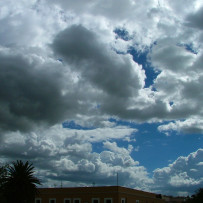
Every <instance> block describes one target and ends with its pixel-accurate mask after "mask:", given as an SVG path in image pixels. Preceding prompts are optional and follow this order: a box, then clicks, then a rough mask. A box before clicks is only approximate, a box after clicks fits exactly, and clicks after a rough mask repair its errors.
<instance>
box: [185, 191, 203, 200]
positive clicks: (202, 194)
mask: <svg viewBox="0 0 203 203" xmlns="http://www.w3.org/2000/svg"><path fill="white" fill-rule="evenodd" d="M186 202H187V203H193V202H194V203H202V202H203V188H200V189H199V190H197V192H196V193H195V194H194V195H192V196H191V198H188V200H187V201H186Z"/></svg>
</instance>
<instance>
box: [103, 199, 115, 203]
mask: <svg viewBox="0 0 203 203" xmlns="http://www.w3.org/2000/svg"><path fill="white" fill-rule="evenodd" d="M104 203H113V201H112V198H105V199H104Z"/></svg>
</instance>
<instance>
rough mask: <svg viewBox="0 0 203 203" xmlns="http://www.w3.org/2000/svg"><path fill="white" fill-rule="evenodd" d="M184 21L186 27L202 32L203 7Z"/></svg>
mask: <svg viewBox="0 0 203 203" xmlns="http://www.w3.org/2000/svg"><path fill="white" fill-rule="evenodd" d="M186 21H187V25H188V26H190V27H194V28H197V29H200V30H203V7H201V8H200V9H199V10H198V11H197V12H196V13H193V14H190V15H188V16H187V18H186Z"/></svg>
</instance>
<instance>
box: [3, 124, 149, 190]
mask: <svg viewBox="0 0 203 203" xmlns="http://www.w3.org/2000/svg"><path fill="white" fill-rule="evenodd" d="M123 129H124V131H123V133H121V131H120V132H119V134H120V135H118V137H117V136H116V134H117V132H118V130H119V128H118V127H112V128H111V131H109V129H108V128H107V129H105V128H103V129H101V131H100V132H99V129H98V132H96V131H95V130H85V131H84V130H71V129H70V130H69V129H64V128H62V127H61V126H54V127H52V128H50V129H48V130H43V131H40V130H39V131H38V132H33V133H29V134H26V133H25V134H20V133H13V132H12V133H8V134H7V135H6V139H5V141H4V143H3V144H1V150H0V153H1V155H2V156H3V157H4V156H5V157H7V158H6V159H5V160H7V161H10V160H13V159H15V157H18V158H21V159H28V158H29V159H30V161H32V162H33V163H34V164H35V166H36V169H37V170H38V176H39V177H42V181H43V183H44V185H48V186H53V185H52V184H53V183H50V182H49V179H53V180H56V181H58V184H59V182H60V181H61V178H63V184H64V185H72V184H80V183H81V184H82V183H83V184H86V185H90V184H92V182H91V181H93V182H96V183H97V184H100V185H101V184H112V183H113V182H116V174H117V173H119V181H120V184H122V185H123V184H124V185H128V186H133V185H134V183H135V182H136V186H137V187H139V188H142V189H143V188H146V187H147V184H148V183H149V182H150V179H149V178H148V174H147V171H146V169H145V168H144V167H143V166H139V162H137V161H134V160H133V158H132V157H131V156H130V153H131V151H132V150H133V147H132V146H131V145H129V146H128V148H127V149H126V148H124V147H118V146H117V144H116V142H115V141H114V142H112V141H113V140H117V139H121V138H125V137H129V136H131V132H132V129H128V128H126V129H125V128H123ZM74 131H75V132H74ZM95 132H96V133H95ZM100 134H101V135H100ZM121 134H122V135H121ZM16 140H18V142H16ZM106 140H109V141H106ZM101 141H104V143H103V147H104V149H105V150H104V151H102V152H101V153H96V152H93V150H92V147H93V144H94V143H98V142H101ZM5 160H4V161H5ZM90 174H91V178H92V179H91V180H90V179H89V175H90ZM87 175H88V176H87ZM114 180H115V181H114ZM130 180H134V181H132V182H131V181H130Z"/></svg>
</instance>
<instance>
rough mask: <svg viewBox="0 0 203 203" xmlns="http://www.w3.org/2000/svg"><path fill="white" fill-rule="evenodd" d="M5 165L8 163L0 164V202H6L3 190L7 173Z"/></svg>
mask: <svg viewBox="0 0 203 203" xmlns="http://www.w3.org/2000/svg"><path fill="white" fill-rule="evenodd" d="M7 166H8V165H4V166H0V202H1V203H4V202H6V199H5V197H4V193H3V191H4V183H5V178H6V174H7V170H6V167H7Z"/></svg>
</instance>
